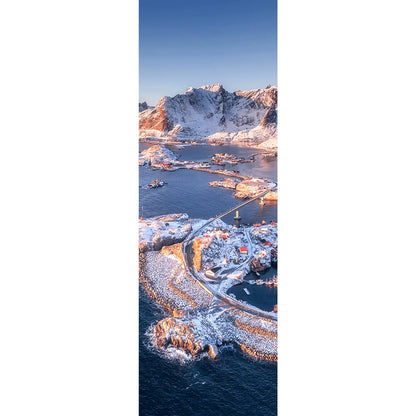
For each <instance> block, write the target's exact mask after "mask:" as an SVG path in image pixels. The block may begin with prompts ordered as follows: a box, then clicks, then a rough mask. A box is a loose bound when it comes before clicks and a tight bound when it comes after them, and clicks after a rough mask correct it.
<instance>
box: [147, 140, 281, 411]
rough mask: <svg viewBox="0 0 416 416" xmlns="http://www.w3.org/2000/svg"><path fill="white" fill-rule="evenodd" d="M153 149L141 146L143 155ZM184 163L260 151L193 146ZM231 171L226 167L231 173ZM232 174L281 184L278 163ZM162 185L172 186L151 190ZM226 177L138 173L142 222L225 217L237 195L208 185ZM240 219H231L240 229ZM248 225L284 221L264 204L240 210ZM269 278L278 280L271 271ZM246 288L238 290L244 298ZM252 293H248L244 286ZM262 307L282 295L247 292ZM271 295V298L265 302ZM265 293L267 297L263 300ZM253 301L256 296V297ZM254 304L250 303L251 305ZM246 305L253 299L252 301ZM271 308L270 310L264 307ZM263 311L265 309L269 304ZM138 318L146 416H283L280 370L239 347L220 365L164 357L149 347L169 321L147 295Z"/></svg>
mask: <svg viewBox="0 0 416 416" xmlns="http://www.w3.org/2000/svg"><path fill="white" fill-rule="evenodd" d="M147 147H149V145H148V144H146V145H142V144H141V146H140V150H143V149H144V148H147ZM174 151H175V153H177V155H178V157H179V159H180V160H188V161H209V160H210V157H211V156H212V155H213V154H214V153H219V152H224V153H232V154H234V155H236V156H243V157H248V156H249V155H251V154H253V153H256V152H257V151H256V150H255V149H254V150H253V149H249V148H240V147H235V146H215V147H213V146H203V145H197V146H187V147H185V148H182V149H180V150H174ZM226 168H227V167H226ZM231 169H235V170H239V171H240V172H241V173H242V174H247V175H253V176H258V177H264V178H268V179H272V180H276V173H277V161H276V159H274V160H271V161H267V160H265V159H261V158H258V159H257V160H256V162H253V163H245V164H239V165H237V166H235V167H231ZM155 179H162V180H163V181H166V182H167V185H165V186H163V187H162V188H157V189H150V190H146V189H145V188H144V187H145V186H146V185H148V184H149V183H151V182H153V181H154V180H155ZM218 179H220V176H218V175H213V174H209V173H205V172H198V171H192V170H186V169H180V170H177V171H174V172H163V171H153V170H151V169H149V168H144V167H140V168H139V184H140V186H141V189H140V191H139V194H140V196H139V207H140V216H143V217H151V216H156V215H162V214H168V213H178V212H186V213H188V214H189V216H190V217H191V218H206V219H208V218H210V217H214V216H215V215H217V214H219V213H221V212H224V211H226V210H228V209H230V208H232V207H233V206H235V205H238V203H239V202H241V200H238V199H236V198H234V197H233V196H232V195H233V191H232V190H229V189H223V188H215V187H210V186H208V182H209V181H214V180H218ZM233 216H234V213H233V214H229V215H228V216H226V217H224V218H223V220H224V221H225V222H227V223H229V224H232V223H233ZM240 216H241V217H242V222H243V223H250V224H252V223H256V222H259V221H261V220H263V219H264V220H265V221H267V222H269V221H271V220H273V221H276V220H277V204H276V203H270V202H269V203H266V205H264V206H263V207H261V206H260V205H259V204H258V203H257V202H253V203H251V204H248V205H247V206H245V207H243V208H242V209H240ZM268 273H271V274H273V271H272V270H270V271H269V272H268ZM244 285H246V284H244ZM242 287H243V286H236V287H235V288H233V289H232V292H231V293H234V294H235V295H236V297H237V298H239V299H243V297H244V292H243V291H242ZM244 287H245V286H244ZM246 287H247V288H248V289H249V290H250V292H251V293H252V296H254V298H255V299H252V301H253V303H256V306H261V305H262V297H263V298H264V299H263V302H265V303H267V307H266V308H265V309H268V310H270V305H271V303H272V302H273V299H272V297H273V294H272V293H277V291H276V289H270V288H265V287H260V286H256V285H247V286H246ZM264 293H266V295H264ZM262 294H263V295H262ZM250 297H251V296H250ZM250 297H248V298H250ZM248 298H247V299H245V300H249V299H248ZM263 304H264V303H263ZM264 306H266V305H265V304H264ZM139 307H140V319H139V324H140V327H139V334H140V339H139V413H140V416H185V415H195V416H246V415H247V416H275V415H276V414H277V402H276V397H277V365H276V363H271V362H266V361H258V360H255V359H253V358H251V357H249V356H247V355H245V354H243V353H242V352H241V351H240V350H239V349H238V347H233V346H227V347H225V348H221V349H220V354H219V356H218V357H217V358H216V359H212V358H208V357H202V358H198V359H190V360H189V359H185V358H184V357H183V356H181V354H180V353H179V354H177V355H175V354H172V355H170V356H165V355H163V356H161V354H160V352H158V351H157V350H155V349H154V348H153V347H152V346H151V345H150V343H149V337H148V336H147V335H146V332H147V331H148V329H149V327H150V326H151V325H154V324H155V323H156V322H157V321H158V320H160V319H162V318H163V317H165V316H166V315H165V313H164V311H163V310H162V309H161V308H160V307H159V306H158V305H157V304H155V302H154V301H153V300H152V299H150V298H149V296H148V295H147V293H146V292H145V291H144V290H143V289H140V301H139Z"/></svg>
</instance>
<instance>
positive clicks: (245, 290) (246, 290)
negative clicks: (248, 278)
mask: <svg viewBox="0 0 416 416" xmlns="http://www.w3.org/2000/svg"><path fill="white" fill-rule="evenodd" d="M243 290H244V292H246V294H247V295H249V294H250V292H249V291H248V289H246V288H245V287H244V288H243Z"/></svg>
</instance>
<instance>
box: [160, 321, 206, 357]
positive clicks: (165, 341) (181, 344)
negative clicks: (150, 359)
mask: <svg viewBox="0 0 416 416" xmlns="http://www.w3.org/2000/svg"><path fill="white" fill-rule="evenodd" d="M155 336H156V343H157V346H158V347H159V348H166V347H168V346H172V347H174V348H180V349H182V350H185V351H187V352H189V353H190V354H191V355H192V356H195V355H197V354H198V353H200V352H202V350H203V347H202V345H201V342H200V341H196V340H195V334H194V332H193V330H192V329H191V327H190V326H188V325H186V324H185V323H181V322H180V320H179V319H175V318H165V319H162V320H161V321H159V322H158V323H157V325H156V327H155Z"/></svg>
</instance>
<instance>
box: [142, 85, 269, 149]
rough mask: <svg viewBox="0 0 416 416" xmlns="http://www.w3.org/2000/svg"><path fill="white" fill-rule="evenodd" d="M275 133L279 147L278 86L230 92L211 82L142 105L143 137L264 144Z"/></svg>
mask: <svg viewBox="0 0 416 416" xmlns="http://www.w3.org/2000/svg"><path fill="white" fill-rule="evenodd" d="M140 110H141V111H140ZM274 136H275V137H276V147H277V87H276V86H271V85H268V86H267V87H266V88H260V89H253V90H243V91H241V90H237V91H235V92H232V93H230V92H228V91H227V90H226V89H225V88H224V87H223V85H222V84H209V85H204V86H202V87H199V88H194V87H189V88H188V89H187V90H186V91H185V93H183V94H177V95H175V96H173V97H168V96H164V97H162V98H161V99H160V100H159V101H158V103H157V104H156V106H155V107H154V108H151V107H148V106H147V105H146V104H145V103H140V104H139V137H140V138H161V139H163V138H165V139H176V140H185V139H193V140H205V141H218V140H220V141H235V142H240V141H248V142H251V144H261V143H263V142H265V141H269V142H270V143H273V140H270V139H273V137H274Z"/></svg>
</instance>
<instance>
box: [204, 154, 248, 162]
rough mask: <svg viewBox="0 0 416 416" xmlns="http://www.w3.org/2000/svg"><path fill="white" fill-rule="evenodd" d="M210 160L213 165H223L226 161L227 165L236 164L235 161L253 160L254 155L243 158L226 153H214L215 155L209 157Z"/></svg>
mask: <svg viewBox="0 0 416 416" xmlns="http://www.w3.org/2000/svg"><path fill="white" fill-rule="evenodd" d="M211 162H212V163H214V164H215V165H225V164H226V163H227V164H229V165H236V164H237V163H246V162H254V156H251V157H249V158H248V159H245V158H244V157H237V156H234V155H230V154H228V153H215V155H214V156H212V157H211Z"/></svg>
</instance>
